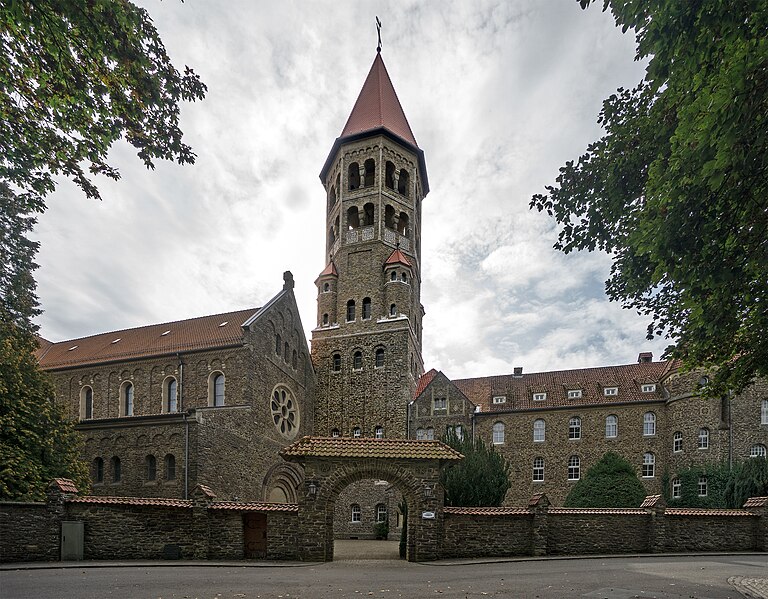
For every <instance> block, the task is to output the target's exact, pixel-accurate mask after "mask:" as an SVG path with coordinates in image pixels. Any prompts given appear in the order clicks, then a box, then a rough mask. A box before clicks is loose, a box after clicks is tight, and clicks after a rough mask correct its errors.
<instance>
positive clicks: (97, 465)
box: [93, 458, 104, 483]
mask: <svg viewBox="0 0 768 599" xmlns="http://www.w3.org/2000/svg"><path fill="white" fill-rule="evenodd" d="M93 482H95V483H103V482H104V460H103V459H101V458H96V459H95V460H93Z"/></svg>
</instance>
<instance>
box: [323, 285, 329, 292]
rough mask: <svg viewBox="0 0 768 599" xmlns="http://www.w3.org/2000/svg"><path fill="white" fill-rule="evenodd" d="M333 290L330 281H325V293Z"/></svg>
mask: <svg viewBox="0 0 768 599" xmlns="http://www.w3.org/2000/svg"><path fill="white" fill-rule="evenodd" d="M330 290H331V284H330V283H323V293H328V292H329V291H330Z"/></svg>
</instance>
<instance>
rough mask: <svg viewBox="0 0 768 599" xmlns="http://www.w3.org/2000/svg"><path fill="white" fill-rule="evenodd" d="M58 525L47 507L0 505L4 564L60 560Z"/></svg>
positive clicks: (0, 544)
mask: <svg viewBox="0 0 768 599" xmlns="http://www.w3.org/2000/svg"><path fill="white" fill-rule="evenodd" d="M58 523H59V519H58V518H56V516H55V514H52V513H51V512H50V510H49V509H48V506H47V504H45V503H17V502H2V503H0V562H22V561H23V562H26V561H35V562H36V561H53V560H57V559H59V542H60V541H59V539H60V528H59V527H58V526H57V524H58Z"/></svg>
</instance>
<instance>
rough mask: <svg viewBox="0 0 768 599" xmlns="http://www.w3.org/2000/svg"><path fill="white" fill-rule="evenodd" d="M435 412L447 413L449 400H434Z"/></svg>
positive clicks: (437, 398) (439, 398)
mask: <svg viewBox="0 0 768 599" xmlns="http://www.w3.org/2000/svg"><path fill="white" fill-rule="evenodd" d="M432 401H433V402H434V411H435V412H445V411H446V410H447V409H448V399H447V398H445V397H436V398H435V399H434V400H432Z"/></svg>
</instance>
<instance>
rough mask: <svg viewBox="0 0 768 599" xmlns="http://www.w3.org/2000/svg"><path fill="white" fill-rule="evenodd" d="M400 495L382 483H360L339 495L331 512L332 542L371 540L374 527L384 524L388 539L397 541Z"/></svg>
mask: <svg viewBox="0 0 768 599" xmlns="http://www.w3.org/2000/svg"><path fill="white" fill-rule="evenodd" d="M401 500H402V494H401V493H400V492H399V491H398V490H397V487H395V486H394V485H391V484H389V482H388V481H386V480H363V481H360V482H358V483H353V484H351V485H349V486H348V487H347V488H346V489H344V490H343V491H341V493H339V496H338V498H337V499H336V507H335V508H334V512H333V534H334V538H336V539H375V538H377V535H376V525H377V524H380V523H382V522H386V524H387V527H388V530H389V534H388V537H387V538H388V539H391V540H397V539H399V538H400V531H401V530H402V526H401V521H402V514H401V513H400V501H401Z"/></svg>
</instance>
